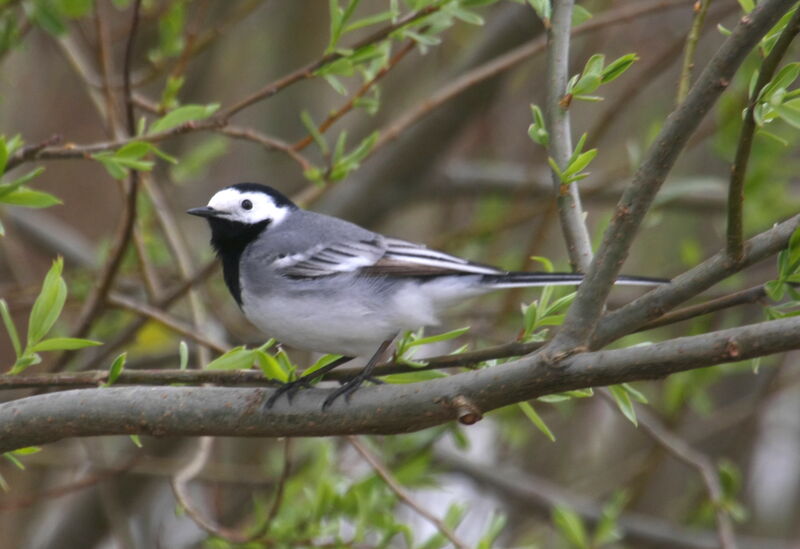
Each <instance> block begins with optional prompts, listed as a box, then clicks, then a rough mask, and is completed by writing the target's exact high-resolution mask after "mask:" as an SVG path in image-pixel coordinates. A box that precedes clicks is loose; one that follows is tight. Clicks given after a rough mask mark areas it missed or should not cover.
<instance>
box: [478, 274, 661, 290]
mask: <svg viewBox="0 0 800 549" xmlns="http://www.w3.org/2000/svg"><path fill="white" fill-rule="evenodd" d="M583 278H584V275H582V274H578V273H532V272H510V273H504V274H496V275H495V274H487V275H482V277H481V280H482V281H483V283H484V284H486V285H488V286H492V287H493V288H524V287H529V286H578V285H579V284H580V283H581V282H583ZM669 282H670V281H669V280H667V279H663V278H650V277H646V276H625V275H622V276H619V277H617V280H616V282H615V284H617V285H620V286H623V285H624V286H661V285H663V284H669Z"/></svg>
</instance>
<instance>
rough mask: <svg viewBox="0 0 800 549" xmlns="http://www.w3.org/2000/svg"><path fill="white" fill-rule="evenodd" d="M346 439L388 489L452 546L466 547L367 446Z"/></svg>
mask: <svg viewBox="0 0 800 549" xmlns="http://www.w3.org/2000/svg"><path fill="white" fill-rule="evenodd" d="M347 441H348V442H349V443H350V445H351V446H353V448H355V449H356V451H357V452H358V453H359V454H361V457H363V458H364V460H365V461H366V462H367V463H369V464H370V466H371V467H372V468H373V469H374V470H375V473H376V474H377V475H378V476H379V477H381V479H383V482H385V483H386V485H387V486H388V487H389V489H390V490H391V491H392V492H394V494H395V495H396V496H397V497H398V498H399V499H400V501H402V502H403V503H405V504H406V505H408V506H409V507H411V509H413V510H414V511H415V512H416V513H417V514H418V515H420V516H421V517H423V518H424V519H425V520H427V521H428V522H430V523H431V524H432V525H433V527H434V528H436V529H437V530H439V533H441V534H442V535H443V536H444V537H446V538H447V539H448V540H450V543H452V544H453V546H454V547H456V548H457V549H467V547H468V546H467V544H466V543H464V542H463V541H461V540H460V539H459V538H458V537H457V536H456V534H455V532H453V530H451V529H450V528H449V527H448V526H447V525H446V524H445V523H444V522H443V521H442V520H441V519H440V518H439V517H437V516H436V515H434V514H433V513H431V512H430V511H428V510H427V509H425V508H424V507H422V506H421V505H420V504H419V503H417V501H415V500H414V498H413V497H411V494H410V493H408V490H406V489H405V488H404V487H403V485H402V484H400V482H398V480H397V479H396V478H394V475H392V473H391V471H389V470H388V469H387V468H386V466H385V465H384V464H383V463H381V462H380V460H379V459H378V458H377V457H375V456H374V455H373V454H372V452H370V451H369V450H368V449H367V447H366V446H365V445H364V444H363V443H362V442H361V440H359V439H358V437H354V436H349V437H347Z"/></svg>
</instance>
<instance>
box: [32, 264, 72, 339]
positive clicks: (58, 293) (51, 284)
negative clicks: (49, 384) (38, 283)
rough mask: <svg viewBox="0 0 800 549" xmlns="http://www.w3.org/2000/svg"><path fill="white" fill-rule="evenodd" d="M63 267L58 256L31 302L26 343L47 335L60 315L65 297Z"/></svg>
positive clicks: (65, 286)
mask: <svg viewBox="0 0 800 549" xmlns="http://www.w3.org/2000/svg"><path fill="white" fill-rule="evenodd" d="M63 268H64V260H63V259H62V258H61V257H59V258H58V259H56V260H55V261H54V262H53V266H52V267H51V268H50V270H49V271H48V272H47V276H45V279H44V283H43V284H42V290H41V292H39V296H38V297H37V298H36V301H35V302H34V304H33V309H31V316H30V318H29V319H28V345H33V344H35V343H37V342H38V341H39V340H41V339H42V338H43V337H44V336H45V335H47V332H49V331H50V329H51V328H52V327H53V324H55V323H56V320H58V317H59V316H60V315H61V310H62V309H63V308H64V302H65V301H66V299H67V285H66V284H65V283H64V279H62V278H61V271H62V270H63Z"/></svg>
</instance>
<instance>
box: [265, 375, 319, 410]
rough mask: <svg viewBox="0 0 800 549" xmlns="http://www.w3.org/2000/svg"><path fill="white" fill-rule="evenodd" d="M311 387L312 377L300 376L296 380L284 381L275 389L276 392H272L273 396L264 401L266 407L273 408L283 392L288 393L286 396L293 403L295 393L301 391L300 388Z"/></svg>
mask: <svg viewBox="0 0 800 549" xmlns="http://www.w3.org/2000/svg"><path fill="white" fill-rule="evenodd" d="M311 387H313V385H312V384H311V378H310V377H308V378H307V377H305V376H303V377H301V378H298V379H296V380H294V381H289V382H287V383H284V384H283V385H281V386H280V387H278V388H277V389H275V392H274V393H272V396H270V397H269V398H268V399H267V401H266V402H265V403H264V408H266V409H267V410H269V409H270V408H272V406H273V405H274V404H275V402H276V401H277V400H278V399H279V398H280V397H281V395H283V394H286V398H287V399H288V400H289V403H290V404H291V402H292V399H293V398H294V395H296V394H297V391H299V390H300V389H311Z"/></svg>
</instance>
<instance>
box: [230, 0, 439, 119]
mask: <svg viewBox="0 0 800 549" xmlns="http://www.w3.org/2000/svg"><path fill="white" fill-rule="evenodd" d="M440 7H441V6H428V7H425V8H422V9H420V10H417V11H415V12H412V13H409V14H407V15H405V16H403V17H401V18H399V19H398V20H397V21H396V22H394V23H392V24H391V25H387V26H386V27H384V28H382V29H380V30H378V31H376V32H375V33H373V34H371V35H370V36H368V37H366V38H364V39H363V40H360V41H359V42H357V43H356V44H354V45H352V46H351V47H350V49H352V50H357V49H359V48H363V47H364V46H368V45H369V44H374V43H375V42H379V41H381V40H383V39H384V38H386V37H387V36H389V35H390V34H392V33H393V32H394V31H396V30H398V29H400V28H402V27H404V26H406V25H408V24H410V23H413V22H415V21H418V20H420V19H422V18H423V17H427V16H428V15H430V14H432V13H435V12H437V11H439V9H440ZM341 57H342V54H341V53H338V52H333V53H329V54H327V55H324V56H323V57H321V58H319V59H317V60H316V61H314V62H312V63H309V64H308V65H306V66H304V67H300V68H299V69H297V70H295V71H293V72H291V73H289V74H287V75H286V76H283V77H282V78H279V79H278V80H276V81H274V82H272V83H270V84H267V85H266V86H264V87H263V88H261V89H260V90H258V91H257V92H255V93H253V94H251V95H249V96H247V97H245V98H244V99H242V100H241V101H239V102H237V103H235V104H234V105H232V106H230V107H228V108H227V109H225V111H224V112H223V113H222V118H223V119H225V120H227V119H229V118H230V117H231V116H233V115H234V114H236V113H238V112H239V111H241V110H242V109H245V108H247V107H249V106H250V105H252V104H253V103H257V102H259V101H261V100H262V99H266V98H268V97H272V96H273V95H275V94H276V93H278V92H279V91H281V90H283V89H284V88H286V87H288V86H290V85H292V84H294V83H295V82H299V81H300V80H305V79H306V78H311V77H312V76H313V75H314V72H315V71H317V70H318V69H320V68H322V67H324V66H325V65H328V64H329V63H332V62H334V61H336V60H337V59H340V58H341Z"/></svg>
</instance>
